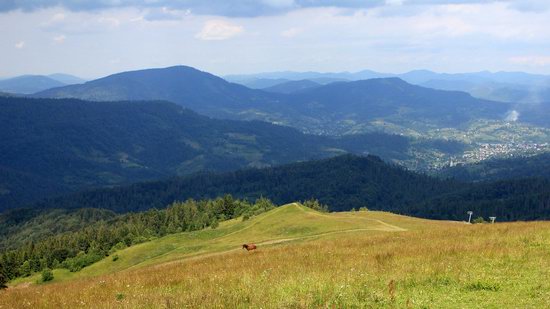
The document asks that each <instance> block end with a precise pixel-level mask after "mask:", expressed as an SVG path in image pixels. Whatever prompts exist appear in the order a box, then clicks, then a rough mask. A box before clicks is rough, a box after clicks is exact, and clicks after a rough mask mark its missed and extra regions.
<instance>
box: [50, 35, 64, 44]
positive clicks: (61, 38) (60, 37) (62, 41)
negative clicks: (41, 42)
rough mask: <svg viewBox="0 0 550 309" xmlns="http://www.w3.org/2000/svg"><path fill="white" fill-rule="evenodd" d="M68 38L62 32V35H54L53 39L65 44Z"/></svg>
mask: <svg viewBox="0 0 550 309" xmlns="http://www.w3.org/2000/svg"><path fill="white" fill-rule="evenodd" d="M66 38H67V37H66V36H65V35H63V34H61V35H58V36H54V37H53V41H54V42H55V43H57V44H63V43H64V42H65V39H66Z"/></svg>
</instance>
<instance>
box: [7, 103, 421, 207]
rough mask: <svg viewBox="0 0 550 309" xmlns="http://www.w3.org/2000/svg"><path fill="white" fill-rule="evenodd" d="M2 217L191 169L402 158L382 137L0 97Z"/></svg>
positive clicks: (148, 107) (395, 144)
mask: <svg viewBox="0 0 550 309" xmlns="http://www.w3.org/2000/svg"><path fill="white" fill-rule="evenodd" d="M0 140H2V143H0V175H2V178H0V209H2V210H3V209H7V208H12V207H16V206H21V205H23V204H25V203H28V202H31V201H33V200H36V199H39V198H41V197H45V196H52V195H55V194H61V193H66V192H70V191H75V190H81V189H86V188H93V187H101V186H115V185H121V184H129V183H133V182H137V181H145V180H153V179H161V178H167V177H170V176H174V175H185V174H191V173H194V172H198V171H204V170H211V171H229V170H236V169H239V168H243V167H262V166H271V165H276V164H282V163H289V162H294V161H303V160H309V159H313V158H322V157H327V156H333V155H337V154H341V153H344V152H348V151H350V152H354V153H365V152H368V153H375V154H378V155H381V156H383V157H384V158H386V159H392V158H394V159H395V158H397V159H403V158H406V157H407V150H408V148H409V147H410V145H409V140H408V139H406V138H404V137H399V136H390V135H385V134H379V133H375V134H369V135H358V136H348V137H339V138H331V137H322V136H312V135H305V134H303V133H301V132H299V131H298V130H296V129H293V128H290V127H283V126H278V125H273V124H269V123H264V122H246V121H232V120H219V119H211V118H208V117H205V116H201V115H198V114H196V113H194V112H192V111H190V110H188V109H184V108H182V107H181V106H178V105H176V104H173V103H168V102H160V101H148V102H147V101H133V102H128V101H125V102H91V101H80V100H76V99H26V98H0Z"/></svg>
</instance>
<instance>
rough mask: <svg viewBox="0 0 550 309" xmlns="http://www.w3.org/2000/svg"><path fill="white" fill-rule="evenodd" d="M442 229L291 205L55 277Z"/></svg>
mask: <svg viewBox="0 0 550 309" xmlns="http://www.w3.org/2000/svg"><path fill="white" fill-rule="evenodd" d="M396 224H397V225H396ZM444 224H445V223H444V222H436V221H429V220H423V219H416V218H410V217H404V216H398V215H394V214H391V213H383V212H371V211H368V212H367V211H360V212H354V213H322V212H318V211H315V210H312V209H310V208H307V207H305V206H303V205H300V204H298V203H291V204H288V205H285V206H280V207H277V208H276V209H274V210H271V211H269V212H267V213H264V214H261V215H258V216H256V217H253V218H252V219H250V220H246V221H243V220H242V218H240V217H239V218H237V219H233V220H228V221H225V222H222V223H221V224H220V225H219V226H218V227H217V228H216V229H205V230H200V231H195V232H185V233H176V234H172V235H167V236H164V237H161V238H158V239H155V240H152V241H148V242H145V243H142V244H138V245H135V246H131V247H128V248H126V249H122V250H119V251H116V255H117V256H118V260H116V261H114V262H113V260H112V257H107V258H105V259H103V260H101V261H99V262H97V263H94V264H93V265H91V266H88V267H85V268H84V269H82V270H80V271H78V272H73V273H71V272H69V271H68V270H65V269H59V270H56V271H55V272H54V276H56V277H58V278H59V280H61V281H63V280H69V279H74V278H86V277H91V276H97V275H102V274H108V273H113V272H118V271H123V270H127V269H132V270H133V269H137V268H141V267H144V266H148V265H155V264H159V263H165V262H171V261H175V260H181V259H186V258H197V257H204V256H212V255H215V254H218V253H220V252H228V251H238V250H241V248H240V246H241V245H242V244H243V243H255V244H257V245H258V246H260V247H262V246H269V245H276V244H281V243H287V242H297V241H305V240H311V239H316V238H319V237H324V236H330V235H337V234H341V233H363V234H364V233H367V234H373V233H374V234H376V233H380V232H402V231H407V230H408V229H414V230H418V229H426V228H430V226H438V225H444ZM114 254H115V253H113V255H114ZM37 278H38V275H36V276H34V277H28V278H23V279H22V280H18V281H16V283H19V282H25V281H27V282H34V281H36V279H37Z"/></svg>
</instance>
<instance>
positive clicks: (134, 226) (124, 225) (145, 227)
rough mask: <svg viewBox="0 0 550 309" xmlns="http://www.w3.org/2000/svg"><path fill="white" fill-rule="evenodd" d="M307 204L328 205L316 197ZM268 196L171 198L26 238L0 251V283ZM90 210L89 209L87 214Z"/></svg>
mask: <svg viewBox="0 0 550 309" xmlns="http://www.w3.org/2000/svg"><path fill="white" fill-rule="evenodd" d="M305 205H306V206H309V207H312V208H317V209H319V210H323V209H326V208H325V207H324V206H322V205H321V204H319V203H318V202H316V201H308V202H307V203H305ZM274 207H275V205H274V204H273V203H272V202H271V201H270V200H269V199H266V198H263V197H261V198H258V199H257V200H256V201H255V202H253V203H251V202H249V201H247V200H242V199H235V198H233V197H232V196H231V195H225V196H223V197H219V198H216V199H204V200H193V199H189V200H187V201H185V202H174V203H172V204H171V205H170V206H168V207H167V208H165V209H162V210H159V209H150V210H147V211H144V212H137V213H128V214H123V215H115V216H114V217H113V218H112V219H108V220H101V221H98V222H95V223H93V224H91V225H89V226H87V227H84V228H82V229H81V230H78V231H72V232H66V233H62V234H59V235H54V236H51V237H48V238H46V239H43V240H41V241H38V242H34V241H29V242H27V243H25V244H24V245H22V246H20V247H19V248H17V249H12V250H8V251H6V252H3V253H2V254H0V286H3V285H5V283H6V282H7V281H9V280H11V279H14V278H17V277H21V276H23V277H24V276H30V275H31V274H32V273H35V272H39V271H42V270H45V269H53V268H66V269H68V270H70V271H71V272H75V271H79V270H81V269H82V268H84V267H86V266H88V265H91V264H93V263H95V262H97V261H99V260H101V259H103V258H104V257H106V256H108V255H110V254H112V253H113V252H114V251H116V250H119V249H123V248H125V247H127V246H131V245H135V244H138V243H142V242H145V241H148V240H150V239H154V238H157V237H162V236H165V235H168V234H173V233H178V232H185V231H195V230H200V229H204V228H207V227H211V228H216V227H217V226H218V223H219V222H220V221H224V220H228V219H231V218H236V217H241V216H242V217H243V219H244V220H246V219H248V218H250V217H253V216H255V215H258V214H261V213H263V212H266V211H269V210H271V209H273V208H274ZM90 212H92V210H89V211H88V213H90Z"/></svg>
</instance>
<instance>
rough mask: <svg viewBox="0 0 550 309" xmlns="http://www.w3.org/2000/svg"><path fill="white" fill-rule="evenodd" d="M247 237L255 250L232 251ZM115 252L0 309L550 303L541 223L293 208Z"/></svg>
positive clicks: (2, 298) (549, 237)
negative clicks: (477, 221) (475, 222)
mask: <svg viewBox="0 0 550 309" xmlns="http://www.w3.org/2000/svg"><path fill="white" fill-rule="evenodd" d="M244 242H255V243H257V244H258V250H257V251H255V252H246V251H244V250H240V249H239V245H240V244H242V243H244ZM117 254H118V255H119V260H118V261H112V259H111V258H107V259H105V260H103V261H101V262H99V263H97V264H95V265H92V266H91V267H89V268H87V269H84V270H83V271H82V272H81V273H79V274H78V275H77V276H75V277H80V278H74V280H65V281H64V282H63V281H62V282H57V283H55V282H54V283H51V284H46V285H31V286H29V287H14V288H10V289H8V290H7V291H4V292H2V293H0V306H2V307H3V308H11V307H15V308H17V307H33V308H44V307H56V308H57V307H70V308H76V307H99V308H105V307H106V308H111V307H125V308H136V307H137V308H139V307H144V308H162V307H164V308H173V307H176V308H179V307H191V308H197V307H228V308H238V307H264V308H281V307H291V308H292V307H319V306H321V307H325V306H329V307H332V306H335V307H367V308H369V307H370V308H379V307H391V308H393V307H396V308H407V307H410V308H544V307H549V306H550V281H549V280H547V278H549V277H548V276H549V275H550V223H547V222H531V223H506V224H493V225H489V224H485V225H466V224H461V223H456V222H436V221H428V220H421V219H414V218H408V217H403V216H397V215H392V214H388V213H380V212H370V211H369V212H353V213H335V214H323V213H318V212H315V211H313V210H310V209H307V208H304V207H302V206H299V205H296V204H292V205H288V206H284V207H280V208H278V209H275V210H273V211H271V212H268V213H265V214H263V215H261V216H258V217H255V218H253V219H251V220H249V221H244V222H241V221H239V220H234V221H230V222H225V223H224V224H222V225H220V227H219V228H218V229H216V230H205V231H199V232H194V233H182V234H178V235H172V236H169V237H164V238H161V239H157V240H154V241H152V242H149V243H145V244H141V245H138V246H134V247H131V248H128V249H125V250H122V251H120V252H118V253H117ZM119 270H120V271H119ZM102 274H104V275H102ZM94 275H97V276H94ZM56 276H58V279H57V280H59V278H61V279H71V278H70V276H63V274H61V273H56Z"/></svg>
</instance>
